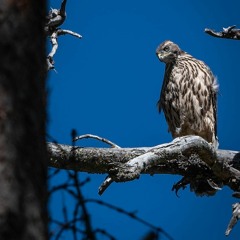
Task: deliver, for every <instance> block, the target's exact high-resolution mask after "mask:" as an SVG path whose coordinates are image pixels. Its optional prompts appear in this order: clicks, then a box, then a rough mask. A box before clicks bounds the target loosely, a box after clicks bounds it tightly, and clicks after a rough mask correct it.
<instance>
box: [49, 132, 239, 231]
mask: <svg viewBox="0 0 240 240" xmlns="http://www.w3.org/2000/svg"><path fill="white" fill-rule="evenodd" d="M83 136H86V135H83ZM79 139H81V137H80V138H79ZM96 139H99V140H102V139H103V138H100V137H98V138H96ZM107 141H108V140H107ZM48 150H49V156H50V158H49V166H50V167H54V168H59V169H67V170H75V171H80V172H88V173H102V174H103V173H104V174H108V176H107V178H106V180H105V181H104V182H103V184H102V185H101V186H100V188H99V193H100V194H102V193H103V192H104V191H105V190H106V189H107V188H108V187H109V186H110V185H111V183H113V182H126V181H131V180H134V179H137V178H139V177H140V176H141V174H150V175H154V174H174V175H181V176H182V177H183V178H182V179H181V180H180V181H179V182H178V183H177V184H175V185H174V186H173V190H175V191H176V192H177V191H178V190H179V189H180V188H185V187H186V185H188V184H189V185H190V189H191V191H193V192H195V193H196V195H201V196H202V195H208V196H211V195H214V194H215V193H216V191H218V190H219V189H221V187H222V186H228V187H229V188H231V189H232V190H233V191H234V192H240V152H238V151H231V150H220V149H219V150H217V151H215V150H214V149H213V148H212V147H211V145H209V144H208V143H207V142H206V141H205V140H204V139H202V138H201V137H198V136H185V137H181V138H176V139H174V140H173V141H172V142H170V143H166V144H161V145H158V146H155V147H140V148H117V147H115V148H82V147H75V146H74V147H72V146H68V145H59V144H56V143H48ZM73 155H74V158H72V156H73ZM234 195H238V194H237V193H234ZM239 209H240V208H239V204H238V205H236V204H235V205H234V207H233V217H232V219H231V221H230V223H229V226H228V228H227V231H226V235H228V234H229V233H230V231H231V229H232V228H233V226H234V225H235V224H236V221H237V220H238V218H239V212H240V210H239Z"/></svg>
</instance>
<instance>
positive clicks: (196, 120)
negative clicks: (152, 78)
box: [156, 41, 218, 148]
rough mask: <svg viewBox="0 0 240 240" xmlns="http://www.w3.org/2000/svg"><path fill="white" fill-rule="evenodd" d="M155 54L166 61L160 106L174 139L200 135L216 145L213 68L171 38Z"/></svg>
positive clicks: (215, 94)
mask: <svg viewBox="0 0 240 240" xmlns="http://www.w3.org/2000/svg"><path fill="white" fill-rule="evenodd" d="M156 54H157V57H158V58H159V60H160V61H161V62H164V63H165V64H166V67H165V74H164V80H163V84H162V89H161V94H160V99H159V101H158V109H159V112H161V110H163V112H164V114H165V118H166V121H167V123H168V127H169V131H170V132H171V134H172V136H173V138H176V137H181V136H185V135H197V136H200V137H202V138H204V139H205V140H206V141H208V142H209V143H211V144H212V145H213V146H214V147H215V148H217V147H218V141H217V136H216V134H217V130H216V128H217V122H216V112H217V109H216V105H217V91H218V85H217V81H216V78H215V77H214V76H213V73H212V72H211V70H210V68H209V67H208V66H207V65H206V64H205V63H204V62H202V61H200V60H198V59H196V58H194V57H192V56H191V55H189V54H188V53H186V52H184V51H182V50H181V49H180V48H179V46H178V45H177V44H175V43H173V42H171V41H165V42H163V43H162V44H160V45H159V47H158V48H157V50H156Z"/></svg>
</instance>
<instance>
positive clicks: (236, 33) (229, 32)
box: [204, 25, 240, 40]
mask: <svg viewBox="0 0 240 240" xmlns="http://www.w3.org/2000/svg"><path fill="white" fill-rule="evenodd" d="M204 31H205V33H207V34H209V35H211V36H213V37H218V38H229V39H234V40H240V29H237V28H236V26H235V25H233V26H230V27H227V28H223V31H222V32H216V31H214V30H211V29H209V28H205V30H204Z"/></svg>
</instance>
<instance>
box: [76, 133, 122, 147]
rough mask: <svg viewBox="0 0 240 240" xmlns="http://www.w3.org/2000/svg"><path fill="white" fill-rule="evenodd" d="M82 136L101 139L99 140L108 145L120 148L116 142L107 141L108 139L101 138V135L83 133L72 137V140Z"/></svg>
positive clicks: (82, 137)
mask: <svg viewBox="0 0 240 240" xmlns="http://www.w3.org/2000/svg"><path fill="white" fill-rule="evenodd" d="M84 138H93V139H97V140H99V141H101V142H104V143H107V144H108V145H110V146H111V147H113V148H121V147H119V146H118V145H117V144H115V143H113V142H111V141H109V140H108V139H106V138H102V137H99V136H97V135H93V134H84V135H81V136H78V137H76V138H74V139H73V141H78V140H80V139H84Z"/></svg>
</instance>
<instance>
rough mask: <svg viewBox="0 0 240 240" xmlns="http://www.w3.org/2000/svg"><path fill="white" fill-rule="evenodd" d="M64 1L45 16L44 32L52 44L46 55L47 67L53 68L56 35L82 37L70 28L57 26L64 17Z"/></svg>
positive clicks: (56, 46) (62, 21)
mask: <svg viewBox="0 0 240 240" xmlns="http://www.w3.org/2000/svg"><path fill="white" fill-rule="evenodd" d="M66 3H67V0H63V1H62V4H61V8H60V9H51V10H50V11H49V13H48V16H47V17H46V20H47V21H46V25H45V32H46V35H47V36H49V38H50V42H51V45H52V50H51V51H50V53H49V54H48V56H47V69H48V70H51V69H54V60H53V56H54V55H55V53H56V51H57V49H58V37H59V36H61V35H65V34H70V35H72V36H74V37H77V38H82V36H81V35H80V34H78V33H75V32H73V31H70V30H65V29H60V28H59V27H60V26H61V25H62V24H63V23H64V21H65V19H66Z"/></svg>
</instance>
